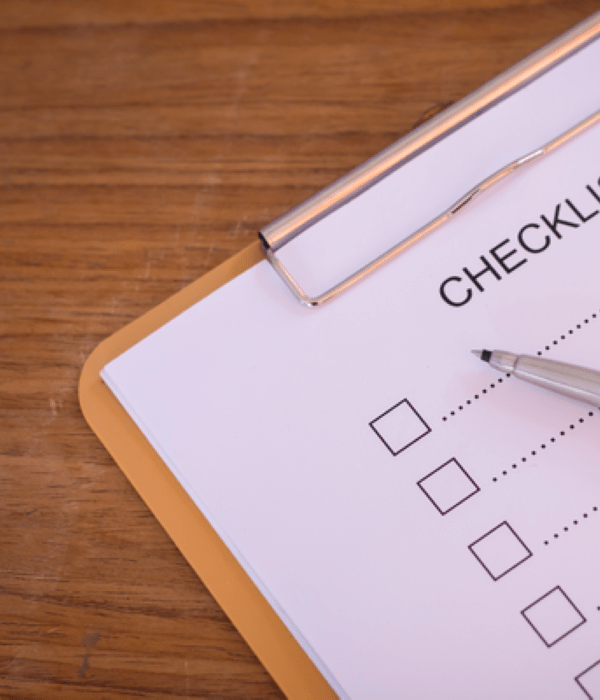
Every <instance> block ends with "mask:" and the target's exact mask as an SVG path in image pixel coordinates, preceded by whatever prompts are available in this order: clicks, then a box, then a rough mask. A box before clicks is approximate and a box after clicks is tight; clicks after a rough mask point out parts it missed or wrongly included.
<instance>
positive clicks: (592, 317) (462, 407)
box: [442, 313, 598, 422]
mask: <svg viewBox="0 0 600 700" xmlns="http://www.w3.org/2000/svg"><path fill="white" fill-rule="evenodd" d="M597 318H598V314H597V313H593V314H591V315H590V317H589V318H584V319H583V321H582V322H581V323H578V324H577V325H576V326H574V328H571V329H570V330H568V331H567V332H566V333H565V334H564V335H561V336H560V338H559V339H558V340H553V341H552V342H551V343H550V344H548V345H546V346H545V347H544V349H543V350H538V351H537V355H538V357H541V356H542V355H543V354H544V352H549V351H550V350H552V349H553V348H554V347H555V346H556V345H558V344H559V343H560V342H562V341H563V340H566V339H567V337H568V336H570V335H573V334H574V333H575V331H580V330H581V329H582V328H584V327H585V325H586V324H589V323H590V322H591V320H595V319H597ZM506 377H507V378H508V377H510V374H507V375H506ZM497 384H502V379H497V380H496V382H495V383H493V384H490V385H489V387H487V388H485V389H482V390H481V391H480V392H479V394H475V395H474V396H473V397H472V398H470V399H468V400H467V401H465V402H464V404H461V405H460V406H458V408H456V409H455V410H454V411H450V413H448V414H447V415H445V416H442V421H444V422H445V421H447V420H448V419H449V418H453V417H454V416H457V415H459V414H460V413H461V411H464V410H465V408H466V407H467V406H472V405H473V403H474V402H475V401H477V400H478V399H480V398H482V395H484V394H487V393H488V391H489V389H494V388H495V387H496V385H497Z"/></svg>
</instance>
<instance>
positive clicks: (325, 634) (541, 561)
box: [102, 42, 600, 700]
mask: <svg viewBox="0 0 600 700" xmlns="http://www.w3.org/2000/svg"><path fill="white" fill-rule="evenodd" d="M599 65H600V42H595V43H594V44H592V45H591V46H589V47H588V48H587V49H585V50H583V51H581V52H580V53H579V54H577V55H576V56H575V57H574V58H572V59H570V60H569V61H568V62H566V63H564V64H562V65H561V66H560V67H559V68H557V69H554V70H553V71H551V72H550V73H548V74H547V75H546V76H544V77H543V78H541V79H539V80H538V81H536V82H535V83H534V84H533V85H531V86H530V87H528V88H527V89H526V90H524V91H522V92H520V93H517V94H516V95H515V96H513V97H511V98H509V99H508V100H506V101H505V102H504V103H502V104H501V105H500V106H498V107H496V108H495V109H493V110H491V111H490V112H488V113H487V114H485V115H484V116H483V117H480V118H479V119H477V120H475V121H474V122H472V123H471V124H469V125H467V126H466V127H464V128H463V129H462V130H460V131H459V132H457V133H456V134H454V135H452V136H451V137H448V139H446V140H444V141H443V142H441V143H440V144H438V145H436V146H435V147H433V148H432V149H430V151H428V152H427V153H426V154H424V155H423V156H420V157H419V158H418V159H416V160H414V161H412V162H411V163H410V164H409V165H408V166H407V170H408V174H407V173H404V174H403V173H402V171H398V172H397V173H396V174H394V175H393V176H390V178H388V179H387V180H386V181H383V182H382V183H379V184H378V185H376V186H375V187H374V188H372V190H370V191H369V192H368V193H365V194H364V195H362V196H361V197H359V198H358V199H356V200H354V202H352V204H351V206H352V208H353V214H352V216H348V215H347V214H346V213H345V212H344V211H343V210H341V212H339V213H337V214H336V215H337V216H338V217H341V218H339V219H338V220H334V219H333V218H331V220H330V221H328V220H327V219H326V220H325V221H324V222H321V224H319V225H318V226H320V227H321V230H320V231H313V232H306V234H303V235H302V236H300V237H299V238H298V239H296V241H294V243H293V244H292V245H290V247H289V250H287V251H286V255H287V256H288V259H286V263H288V264H290V266H293V265H294V264H296V265H297V271H298V275H299V276H301V275H302V274H306V275H307V276H308V278H310V280H309V283H310V284H313V283H314V284H315V285H317V284H321V283H323V282H325V283H327V278H328V276H329V275H331V274H332V272H331V271H330V270H329V269H327V270H325V272H324V273H323V274H321V272H322V271H321V270H319V271H318V274H316V275H315V276H314V278H313V277H311V274H312V273H311V270H312V268H309V267H308V266H307V265H306V264H305V262H306V261H312V260H313V259H314V258H315V257H316V256H317V255H321V256H324V260H325V262H326V263H327V264H328V265H330V267H332V268H333V267H335V264H337V262H339V263H340V264H339V265H338V269H337V271H338V272H339V270H340V267H341V268H344V266H347V265H348V264H349V260H348V259H346V260H341V262H340V259H339V258H336V255H337V254H338V252H339V249H340V247H345V249H350V250H352V249H353V248H354V246H355V243H356V244H357V245H358V243H360V242H361V241H362V240H364V238H365V231H364V229H365V226H366V225H370V228H371V231H370V234H369V235H372V236H373V238H377V241H376V242H373V243H370V244H369V245H371V247H372V248H373V250H375V249H377V248H378V247H383V248H386V247H389V245H391V244H393V242H394V241H391V242H390V241H389V240H388V239H389V238H390V236H391V234H392V233H394V230H393V229H394V226H395V223H394V222H395V221H397V220H398V221H404V220H406V221H408V224H407V225H409V227H412V228H416V227H417V226H418V225H419V224H420V223H423V221H418V218H419V216H424V218H425V219H427V218H430V217H431V216H432V215H435V214H436V213H437V212H438V210H441V209H443V208H444V206H447V204H448V203H450V202H452V201H453V200H455V199H457V198H458V197H459V196H460V195H461V194H462V193H463V191H464V190H465V189H468V187H470V186H472V185H473V184H474V183H475V182H477V181H478V180H480V179H482V178H483V177H485V175H486V174H489V173H488V171H489V170H490V169H491V170H493V169H494V168H495V167H498V166H499V165H501V164H503V163H505V162H507V161H509V160H511V159H512V158H514V157H515V156H518V155H520V154H522V153H523V152H527V151H528V150H531V149H532V148H535V147H536V146H538V145H540V137H541V142H544V141H547V140H549V139H551V138H552V137H553V136H555V135H557V133H558V132H560V131H561V130H563V129H564V128H567V127H568V126H569V125H570V124H571V123H573V122H576V121H578V120H579V119H582V118H583V117H585V116H587V115H588V114H589V113H591V112H592V111H594V110H595V109H598V107H599V106H600V83H599V82H598V80H597V67H598V66H599ZM531 96H533V97H531ZM550 106H551V107H552V109H550ZM482 124H483V127H482ZM557 126H558V127H559V128H558V129H557V128H556V127H557ZM515 143H516V145H515ZM480 152H483V153H484V155H485V157H482V159H481V162H478V164H477V165H476V167H475V168H473V167H472V162H473V158H474V157H475V156H477V155H478V154H479V153H480ZM471 156H473V158H472V157H471ZM475 160H477V159H476V158H475ZM490 164H491V166H492V167H491V168H490V167H489V166H490ZM486 166H487V167H486ZM392 177H393V178H396V179H395V180H394V181H392V180H391V178H392ZM409 181H411V182H412V183H413V184H414V187H412V189H411V190H410V196H409V197H408V198H407V201H408V203H409V205H410V206H408V212H409V213H408V214H407V215H406V217H404V214H403V213H402V212H400V213H399V212H398V210H397V209H398V203H399V201H400V196H399V195H397V194H396V192H400V193H402V192H403V190H404V187H405V186H408V185H407V183H409ZM409 184H410V183H409ZM432 199H435V200H436V202H434V203H433V204H432ZM567 200H568V202H567ZM402 201H403V202H404V201H405V200H402ZM374 202H376V205H375V204H374ZM438 202H439V203H440V207H437V203H438ZM569 202H570V204H569ZM557 205H560V209H559V210H558V214H557V210H556V207H557ZM403 206H404V205H403ZM374 207H375V209H376V210H377V212H378V214H377V215H376V216H375V215H373V213H372V212H373V208H374ZM432 208H433V211H432ZM404 209H406V207H404ZM418 212H421V213H420V215H419V214H418ZM594 212H598V213H594ZM542 216H544V217H546V219H547V221H548V223H546V222H545V221H544V219H543V218H542ZM336 221H337V223H336ZM342 221H343V227H344V243H343V246H342V244H341V243H340V242H339V240H338V242H337V243H335V244H333V243H330V242H327V239H328V232H329V233H332V234H333V235H334V236H335V234H336V232H337V231H338V230H339V228H340V226H341V223H340V222H342ZM390 222H391V223H390ZM564 222H567V223H564ZM569 223H570V224H571V225H569ZM380 224H381V231H379V228H380ZM526 226H527V228H524V227H526ZM315 229H316V227H315ZM553 229H554V230H553ZM522 230H523V233H522V234H521V236H522V241H523V242H524V244H525V246H526V247H527V248H529V250H526V249H525V248H524V247H523V245H521V243H519V232H520V231H522ZM380 232H381V233H382V235H381V236H380V237H377V234H378V233H380ZM408 232H409V231H407V232H405V233H404V235H406V233H408ZM317 234H318V235H317ZM534 249H535V250H538V251H539V252H532V251H533V250H534ZM323 250H325V251H326V253H325V254H323ZM492 250H495V253H496V257H494V253H492V252H490V251H492ZM513 251H514V252H513ZM294 256H295V257H294ZM481 256H484V258H485V260H482V259H481ZM599 260H600V128H598V127H595V128H593V129H592V130H590V131H589V132H587V133H586V134H584V135H582V136H579V137H578V138H577V139H576V140H575V141H574V142H572V143H570V144H569V145H568V146H566V147H564V148H562V149H561V150H559V151H557V152H555V153H553V154H552V155H551V156H549V157H548V158H547V159H546V160H545V161H543V162H539V163H535V164H532V165H531V166H530V167H529V168H528V169H527V170H526V171H524V172H522V173H521V174H519V175H518V176H515V177H513V178H512V179H511V180H510V182H508V183H507V184H504V185H502V186H500V187H498V188H497V189H496V190H495V191H494V192H493V193H488V194H486V195H484V196H482V197H481V198H480V199H479V200H477V201H476V202H475V203H474V204H473V205H472V206H470V207H469V208H467V209H465V210H464V212H463V213H462V214H461V215H460V216H459V217H457V218H456V219H455V220H454V221H453V222H451V223H449V224H447V225H446V226H445V227H444V228H443V229H441V230H439V231H438V232H436V233H435V234H433V235H431V236H430V237H429V238H426V239H424V240H423V241H422V242H420V243H419V244H418V245H416V246H413V247H412V248H410V249H409V250H408V251H407V252H406V253H404V254H403V255H402V256H401V257H399V258H398V259H396V260H395V261H394V262H392V263H391V264H389V265H387V266H385V267H383V268H382V269H380V270H379V271H378V272H377V273H376V274H374V275H372V276H371V277H369V278H368V279H366V280H365V281H364V282H362V283H361V284H360V286H358V287H356V288H354V289H352V290H351V291H349V292H347V293H345V294H344V295H342V296H341V297H339V298H337V299H335V300H334V301H332V302H330V303H329V304H328V305H325V306H324V307H322V308H319V309H317V310H310V309H305V308H302V307H301V306H300V305H299V304H298V303H297V302H296V301H295V300H294V299H293V298H292V297H291V295H290V293H289V292H288V290H287V289H285V287H284V286H283V285H282V283H281V282H280V281H279V279H278V278H277V277H276V275H275V273H274V272H273V270H272V269H271V268H270V267H269V266H268V264H267V263H261V264H259V265H256V266H255V267H253V268H252V269H250V270H248V271H247V272H246V273H244V274H243V275H241V276H239V277H238V278H236V279H235V280H233V281H231V282H230V283H229V284H227V285H225V286H224V287H222V288H221V289H219V290H218V291H217V292H215V293H214V294H212V295H211V296H210V297H208V298H207V299H205V300H203V301H202V302H200V303H199V304H197V305H195V306H194V307H192V308H191V309H189V310H188V311H186V312H185V313H183V314H182V315H180V316H179V317H177V318H175V319H174V320H173V321H171V322H170V323H168V324H167V325H166V326H164V327H163V328H161V329H160V330H158V331H156V332H155V333H153V334H152V335H151V336H149V337H148V338H146V339H145V340H144V341H142V342H141V343H139V344H138V345H137V346H135V347H134V348H132V349H130V350H129V351H127V352H126V353H125V354H124V355H122V356H121V357H119V358H117V359H116V360H114V361H113V362H111V363H110V364H109V365H108V366H107V367H106V368H105V369H104V370H103V372H102V376H103V378H104V379H105V381H106V382H107V383H108V385H109V386H110V387H111V389H112V390H113V392H114V393H115V394H116V395H117V397H118V398H119V400H120V401H121V402H122V403H123V405H124V406H125V407H126V409H127V410H128V411H129V413H130V414H131V415H132V417H133V418H134V420H135V421H136V422H137V424H138V425H139V426H140V428H141V429H142V431H143V432H144V434H145V435H146V437H147V438H148V439H149V440H150V442H151V443H152V444H153V445H154V447H155V448H156V449H157V451H158V452H159V454H160V455H161V456H162V457H163V459H164V460H165V462H166V464H167V465H168V466H169V468H170V469H171V470H172V471H173V472H174V474H175V475H176V476H177V478H178V479H179V480H180V482H181V483H182V485H183V486H184V487H185V488H186V490H187V491H188V493H189V494H190V496H191V497H192V498H193V499H194V501H195V502H196V503H197V505H198V506H199V507H200V508H201V509H202V511H203V512H204V513H205V515H206V516H207V517H208V518H209V520H210V522H211V523H212V525H213V526H214V527H215V528H216V530H217V532H218V533H219V535H220V536H221V537H222V538H223V539H224V541H225V542H226V543H227V544H228V546H229V547H230V548H231V549H232V551H233V552H234V554H235V555H236V557H237V558H238V559H239V560H240V562H241V563H242V564H243V566H244V567H245V568H246V570H247V571H248V572H249V574H250V575H251V576H252V578H253V580H254V581H255V582H256V584H257V585H258V586H259V588H260V589H261V591H262V592H263V593H264V594H265V595H266V597H267V598H268V600H269V601H270V602H271V604H272V605H273V606H274V607H275V609H276V610H277V611H278V612H279V614H280V615H281V617H282V618H283V619H284V621H285V622H286V624H288V626H289V627H290V629H291V630H292V632H293V633H294V634H295V635H296V637H297V638H298V639H299V641H300V642H301V644H302V645H303V646H304V648H305V649H306V650H307V651H308V653H309V654H310V655H311V657H312V658H313V660H314V661H315V663H317V665H318V666H319V668H320V669H321V670H322V671H323V673H324V674H325V675H326V677H327V678H328V679H329V681H330V682H331V684H332V686H333V687H334V688H335V689H336V691H337V692H338V693H339V694H340V696H342V697H347V698H352V700H373V698H377V699H378V700H385V699H387V698H389V699H390V700H397V699H398V698H418V699H419V700H433V699H434V698H435V699H436V700H437V699H439V698H440V697H443V698H449V697H451V698H460V699H461V700H482V698H485V700H506V699H507V698H510V699H511V700H531V698H534V697H535V698H544V700H571V699H572V700H585V698H586V697H588V698H590V697H591V698H600V690H599V688H600V664H599V665H598V666H596V665H595V664H596V663H597V662H599V661H600V612H599V610H600V557H599V556H598V544H597V543H598V540H599V537H600V510H598V509H599V508H600V457H599V455H600V412H599V411H598V410H597V409H595V408H592V407H587V406H585V405H584V404H580V403H577V402H574V401H570V400H568V399H565V398H564V397H561V396H557V395H553V394H551V393H550V392H547V391H544V390H541V389H538V388H536V387H532V386H531V385H528V384H526V383H524V382H519V381H518V380H516V379H515V378H514V377H511V378H507V377H505V376H502V375H500V374H498V373H496V372H494V371H493V370H492V369H491V368H490V367H489V366H487V365H486V364H484V363H482V362H481V361H479V360H477V359H476V358H475V357H474V356H473V355H472V354H471V353H470V350H471V349H474V348H475V349H477V348H482V347H485V348H489V349H506V350H511V351H515V352H519V353H529V354H534V355H535V354H536V353H538V352H541V353H542V355H543V356H545V357H550V358H556V359H562V360H565V361H570V362H574V363H577V364H582V365H587V366H592V367H597V368H600V353H599V349H600V293H599V289H600V281H599V275H598V269H599V265H598V261H599ZM332 261H333V262H334V264H333V265H331V263H332ZM486 261H487V262H488V263H490V264H491V266H492V267H493V269H494V271H495V272H493V271H491V270H488V271H487V272H485V273H483V274H481V275H480V276H479V277H476V279H477V281H478V282H479V284H480V285H481V286H482V287H483V288H484V291H480V290H479V289H477V288H476V283H472V282H470V281H469V280H468V275H467V273H466V272H465V270H464V268H467V269H468V270H469V271H470V273H471V274H472V275H473V276H476V275H477V273H479V272H481V271H482V270H483V269H484V268H485V266H486ZM523 261H525V262H523ZM363 262H365V261H364V260H363ZM323 269H325V268H323ZM508 269H511V270H512V271H511V272H508V271H507V270H508ZM341 274H343V269H342V273H341ZM497 277H499V278H500V279H498V278H497ZM450 278H458V279H452V280H451V281H450V282H448V283H447V284H446V286H445V290H446V293H447V296H448V298H449V299H450V300H451V301H454V303H460V302H462V301H463V299H465V298H466V297H467V296H468V293H469V290H470V299H469V301H468V302H466V303H464V304H462V305H460V306H452V305H451V304H449V303H447V302H446V301H444V299H443V298H442V296H441V295H440V287H441V285H442V283H443V282H444V281H445V280H448V279H450ZM334 281H336V280H334ZM309 291H312V290H309Z"/></svg>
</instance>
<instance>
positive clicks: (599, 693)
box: [575, 659, 600, 700]
mask: <svg viewBox="0 0 600 700" xmlns="http://www.w3.org/2000/svg"><path fill="white" fill-rule="evenodd" d="M575 681H576V682H577V683H578V684H579V687H580V688H581V690H583V692H584V693H585V694H586V695H587V697H588V698H589V700H600V659H599V660H598V661H596V663H595V664H592V665H591V666H590V667H589V668H586V669H585V671H583V672H582V673H580V674H579V675H578V676H577V677H576V678H575Z"/></svg>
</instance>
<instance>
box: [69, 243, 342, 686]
mask: <svg viewBox="0 0 600 700" xmlns="http://www.w3.org/2000/svg"><path fill="white" fill-rule="evenodd" d="M263 258H264V253H263V252H262V248H261V245H260V243H259V241H258V240H257V241H256V243H253V244H252V245H250V246H248V247H247V248H246V249H244V250H242V251H241V252H240V253H238V254H237V255H235V256H234V257H232V258H230V259H229V260H227V261H226V262H224V263H223V264H222V265H220V266H219V267H217V268H216V269H214V270H212V271H211V272H209V273H208V274H206V275H205V276H204V277H201V278H200V279H198V280H196V281H195V282H193V283H192V284H190V285H189V286H188V287H186V288H185V289H182V290H181V291H180V292H178V293H177V294H175V295H174V296H172V297H170V298H169V299H167V300H166V301H164V302H163V303H162V304H160V305H159V306H157V307H156V308H154V309H152V310H151V311H149V312H147V313H146V314H144V315H143V316H141V317H140V318H138V319H137V320H135V321H133V322H132V323H130V324H129V325H128V326H126V327H125V328H123V329H121V330H120V331H118V332H117V333H115V334H114V335H112V336H110V337H109V338H107V339H106V340H104V341H103V342H102V343H100V345H98V347H97V348H96V349H95V350H94V351H93V352H92V354H91V355H90V357H89V358H88V360H87V361H86V363H85V365H84V367H83V371H82V373H81V378H80V381H79V401H80V404H81V408H82V411H83V414H84V417H85V419H86V420H87V422H88V424H89V425H90V427H91V428H92V430H93V431H94V432H95V433H96V435H97V436H98V438H99V439H100V441H101V442H102V443H103V444H104V446H105V447H106V449H107V450H108V452H109V453H110V454H111V455H112V457H113V458H114V460H115V461H116V463H117V464H118V465H119V467H120V468H121V470H122V471H123V472H124V474H125V476H126V477H127V478H128V479H129V481H130V482H131V484H132V485H133V487H134V488H135V490H136V491H137V492H138V493H139V495H140V496H141V497H142V499H143V500H144V501H145V503H146V505H147V506H148V508H150V510H151V511H152V513H153V514H154V515H155V517H156V518H157V519H158V521H159V522H160V524H161V525H162V526H163V528H164V529H165V530H166V531H167V533H168V535H169V536H170V537H171V539H172V540H173V542H174V543H175V545H176V546H177V547H178V549H179V551H180V552H181V553H182V554H183V556H184V557H185V558H186V559H187V561H188V563H189V564H190V566H191V567H192V568H193V569H194V571H195V572H196V573H197V574H198V576H199V577H200V578H201V579H202V581H203V583H204V584H205V585H206V587H207V588H208V590H209V591H210V593H211V594H212V596H213V597H214V598H215V600H216V601H217V603H218V604H219V605H220V606H221V608H222V609H223V610H224V611H225V613H226V614H227V616H228V617H229V618H230V620H231V621H232V622H233V624H234V625H235V627H236V628H237V629H238V631H239V632H240V634H241V635H242V637H244V639H245V640H246V642H247V643H248V645H249V646H250V648H251V649H252V650H253V651H254V653H255V654H256V655H257V657H258V658H259V659H260V661H261V663H262V664H263V665H264V666H265V668H266V669H267V671H269V673H270V674H271V676H272V677H273V678H274V680H275V681H276V683H277V684H278V685H279V687H280V688H281V690H282V691H283V692H284V693H285V694H286V696H288V697H290V698H294V699H296V698H297V699H298V700H304V699H306V700H308V699H309V698H310V699H311V700H314V699H316V700H320V699H321V698H322V699H323V700H330V699H334V698H336V697H337V696H336V694H335V693H334V692H333V690H332V689H331V687H330V686H329V684H328V683H327V681H325V679H324V678H323V676H322V675H321V674H320V673H319V671H318V670H317V668H316V667H315V665H314V664H313V663H312V661H311V660H310V659H309V657H308V656H307V655H306V654H305V652H304V651H303V649H302V647H301V646H300V645H299V644H298V642H296V640H295V639H294V637H293V636H292V635H291V634H290V632H289V631H288V629H287V627H286V626H285V625H284V624H283V622H282V621H281V620H280V619H279V617H278V616H277V614H276V613H275V612H274V610H273V609H272V608H271V606H270V605H269V603H268V602H267V601H266V600H265V598H264V597H263V596H262V594H261V593H260V592H259V590H258V589H257V588H256V586H255V585H254V583H253V582H252V580H251V579H250V578H249V576H248V575H247V574H246V572H245V571H244V570H243V568H242V567H241V566H240V564H239V563H238V562H237V560H236V559H235V557H234V556H233V555H232V554H231V552H230V551H229V549H228V548H227V547H226V545H225V544H224V543H223V542H222V540H221V539H220V538H219V536H218V535H217V534H216V532H215V531H214V530H213V528H212V527H211V525H210V524H209V522H208V521H207V520H206V518H205V517H204V516H203V515H202V513H201V511H200V510H198V508H197V507H196V505H195V504H194V503H193V501H192V499H191V498H190V497H189V496H188V495H187V493H186V492H185V490H184V489H183V488H182V486H181V485H180V484H179V482H178V481H177V480H176V479H175V477H174V476H173V474H172V473H171V471H170V470H169V469H168V467H167V466H166V465H165V463H164V462H163V461H162V460H161V458H160V457H159V456H158V454H157V453H156V452H155V451H154V449H153V448H152V446H151V445H150V443H149V442H148V441H147V440H146V438H145V437H144V435H143V434H142V433H141V431H140V430H139V428H138V427H137V425H136V424H135V423H134V422H133V420H132V419H131V418H130V417H129V414H128V413H127V412H126V411H125V409H124V408H123V407H122V406H121V404H120V403H119V402H118V401H117V399H116V398H115V396H114V395H113V394H112V393H111V391H110V390H109V389H108V387H107V386H106V385H105V384H104V383H103V382H102V380H101V379H100V370H101V369H102V367H104V365H106V364H107V363H108V362H110V361H111V360H112V359H113V358H115V357H117V356H118V355H120V354H121V353H123V352H124V351H125V350H127V349H128V348H130V347H131V346H132V345H134V344H135V343H137V342H139V341H140V340H142V339H143V338H145V337H146V336H147V335H149V334H150V333H152V331H154V330H156V329H157V328H159V327H160V326H162V325H164V324H165V323H166V322H167V321H169V320H170V319H171V318H174V317H175V316H177V315H178V314H180V313H181V312H182V311H184V310H185V309H187V308H188V307H190V306H192V305H193V304H195V303H196V302H197V301H200V299H203V298H204V297H205V296H207V295H209V294H211V293H212V292H213V291H215V290H216V289H218V288H219V287H220V286H221V285H223V284H225V283H226V282H228V281H229V280H231V279H233V278H234V277H236V276H237V275H239V274H240V273H242V272H244V271H245V270H247V269H248V268H250V267H251V266H252V265H254V264H256V263H257V262H259V261H260V260H262V259H263Z"/></svg>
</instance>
